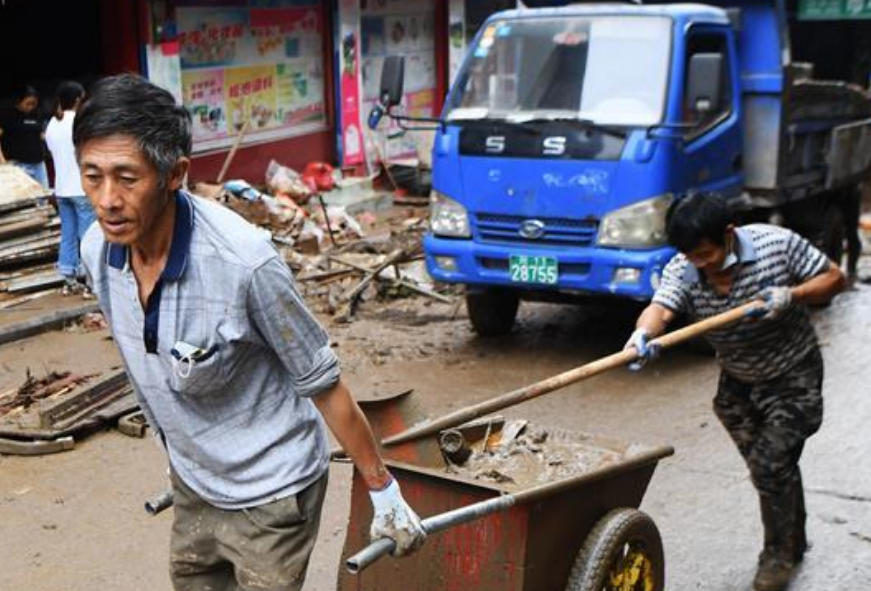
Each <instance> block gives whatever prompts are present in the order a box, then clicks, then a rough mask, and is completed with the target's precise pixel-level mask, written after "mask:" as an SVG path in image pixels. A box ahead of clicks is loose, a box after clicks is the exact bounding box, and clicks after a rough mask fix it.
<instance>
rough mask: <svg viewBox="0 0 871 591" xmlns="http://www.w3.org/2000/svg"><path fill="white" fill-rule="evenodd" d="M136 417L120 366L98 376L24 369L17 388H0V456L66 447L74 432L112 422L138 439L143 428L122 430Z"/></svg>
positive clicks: (134, 402)
mask: <svg viewBox="0 0 871 591" xmlns="http://www.w3.org/2000/svg"><path fill="white" fill-rule="evenodd" d="M137 417H138V403H137V402H136V399H135V397H134V394H133V391H132V389H131V387H130V384H129V383H128V381H127V374H126V373H125V372H124V370H115V371H111V372H108V373H106V374H104V375H75V374H73V373H71V372H69V371H52V372H49V373H48V374H47V375H46V376H45V377H43V378H39V379H37V378H35V377H34V376H33V375H32V374H31V373H30V371H28V372H27V375H26V377H25V380H24V382H23V383H22V384H21V385H20V386H19V387H17V388H14V389H12V390H9V391H7V392H0V454H10V455H41V454H46V453H55V452H59V451H66V450H68V449H71V448H72V447H73V445H74V442H73V436H74V435H77V434H80V433H83V432H89V431H92V430H94V429H97V428H100V427H103V426H104V425H106V424H108V423H114V422H115V421H118V424H119V428H121V430H122V431H124V432H125V433H127V434H129V435H134V436H137V437H142V436H143V435H144V426H143V427H142V428H141V429H133V431H134V432H132V433H131V432H128V431H129V430H130V428H129V427H127V425H131V424H135V423H138V422H139V420H138V418H137ZM122 426H123V428H122Z"/></svg>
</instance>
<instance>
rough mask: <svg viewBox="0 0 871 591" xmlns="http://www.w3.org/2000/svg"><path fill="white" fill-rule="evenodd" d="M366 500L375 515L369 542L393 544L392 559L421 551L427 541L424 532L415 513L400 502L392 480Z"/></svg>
mask: <svg viewBox="0 0 871 591" xmlns="http://www.w3.org/2000/svg"><path fill="white" fill-rule="evenodd" d="M369 498H371V499H372V508H373V509H374V511H375V516H374V517H373V518H372V527H370V528H369V537H370V538H372V540H377V539H378V538H390V539H391V540H393V541H394V542H396V548H395V549H394V550H393V555H394V556H405V555H406V554H410V553H411V552H414V551H415V550H417V549H418V548H420V547H421V545H422V544H423V542H424V540H426V532H425V531H423V526H422V525H421V524H420V518H419V517H418V516H417V513H415V512H414V511H413V510H412V508H411V507H409V506H408V503H406V502H405V499H403V498H402V492H401V491H400V490H399V483H398V482H396V480H395V479H394V480H391V481H390V484H388V485H387V487H385V488H383V489H381V490H370V491H369Z"/></svg>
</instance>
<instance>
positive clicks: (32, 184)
mask: <svg viewBox="0 0 871 591" xmlns="http://www.w3.org/2000/svg"><path fill="white" fill-rule="evenodd" d="M49 194H50V192H49V190H48V189H46V188H45V187H43V186H42V185H40V184H39V183H38V182H36V181H35V180H33V179H32V178H30V176H29V175H28V174H27V173H26V172H24V171H23V170H21V169H20V168H18V167H17V166H15V165H14V164H0V205H7V204H13V203H19V202H22V201H28V200H33V199H36V198H38V197H46V196H48V195H49Z"/></svg>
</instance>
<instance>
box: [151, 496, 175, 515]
mask: <svg viewBox="0 0 871 591" xmlns="http://www.w3.org/2000/svg"><path fill="white" fill-rule="evenodd" d="M172 504H173V497H172V491H171V490H168V491H166V492H164V493H161V494H159V495H158V496H156V497H154V498H153V499H150V500H148V501H145V512H146V513H148V514H149V515H151V516H152V517H154V516H155V515H157V514H158V513H160V512H161V511H164V510H165V509H169V508H170V507H172Z"/></svg>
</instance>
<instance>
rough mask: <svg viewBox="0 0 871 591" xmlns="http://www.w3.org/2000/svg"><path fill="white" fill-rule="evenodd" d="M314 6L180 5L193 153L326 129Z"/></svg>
mask: <svg viewBox="0 0 871 591" xmlns="http://www.w3.org/2000/svg"><path fill="white" fill-rule="evenodd" d="M320 4H321V3H320V2H319V1H317V0H262V1H258V2H251V3H247V2H243V1H238V2H230V1H227V0H211V1H206V0H179V2H178V3H177V6H178V7H177V9H176V18H177V26H178V41H179V61H180V65H181V86H182V95H183V97H184V105H185V107H187V108H188V110H190V112H191V115H192V116H193V118H194V121H195V123H194V150H195V151H204V150H211V149H216V148H224V147H227V146H230V145H232V143H233V140H234V137H235V136H236V135H237V134H238V133H239V131H240V130H241V129H242V128H243V126H244V125H245V121H246V120H247V121H248V127H247V130H246V132H245V143H248V142H256V141H263V140H269V139H279V138H284V137H292V136H295V135H301V134H304V133H311V132H313V131H320V130H322V129H324V128H325V127H326V105H325V98H324V89H325V86H324V69H323V60H324V57H323V34H324V33H323V16H322V13H321V6H320Z"/></svg>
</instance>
